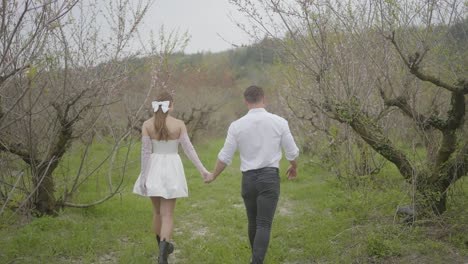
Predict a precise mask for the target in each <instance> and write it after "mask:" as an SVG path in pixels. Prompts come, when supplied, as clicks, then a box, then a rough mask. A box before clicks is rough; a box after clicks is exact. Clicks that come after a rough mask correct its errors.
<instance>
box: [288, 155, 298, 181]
mask: <svg viewBox="0 0 468 264" xmlns="http://www.w3.org/2000/svg"><path fill="white" fill-rule="evenodd" d="M289 163H290V164H291V165H289V168H288V170H287V172H286V175H287V176H288V180H293V179H294V178H296V176H297V161H296V160H290V161H289Z"/></svg>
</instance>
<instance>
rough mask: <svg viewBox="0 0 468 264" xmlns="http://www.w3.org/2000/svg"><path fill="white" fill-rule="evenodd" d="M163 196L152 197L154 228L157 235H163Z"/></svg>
mask: <svg viewBox="0 0 468 264" xmlns="http://www.w3.org/2000/svg"><path fill="white" fill-rule="evenodd" d="M161 199H162V198H161V197H151V202H152V203H153V229H154V233H156V235H157V236H161Z"/></svg>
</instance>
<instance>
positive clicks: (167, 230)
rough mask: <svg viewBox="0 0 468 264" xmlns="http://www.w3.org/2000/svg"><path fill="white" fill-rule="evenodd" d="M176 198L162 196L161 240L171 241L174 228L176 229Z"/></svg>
mask: <svg viewBox="0 0 468 264" xmlns="http://www.w3.org/2000/svg"><path fill="white" fill-rule="evenodd" d="M175 205H176V199H164V198H161V204H160V213H161V220H162V221H161V222H162V225H161V233H160V236H161V241H162V240H166V241H169V240H170V239H171V238H172V230H173V229H174V209H175Z"/></svg>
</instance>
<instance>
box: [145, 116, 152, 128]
mask: <svg viewBox="0 0 468 264" xmlns="http://www.w3.org/2000/svg"><path fill="white" fill-rule="evenodd" d="M152 124H153V118H150V119H146V120H145V121H144V122H143V126H144V127H147V126H150V125H152Z"/></svg>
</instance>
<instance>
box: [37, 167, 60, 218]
mask: <svg viewBox="0 0 468 264" xmlns="http://www.w3.org/2000/svg"><path fill="white" fill-rule="evenodd" d="M38 172H39V173H37V174H36V175H35V176H34V181H33V182H34V188H37V190H36V193H35V194H34V195H33V204H34V206H35V209H36V211H37V212H38V213H39V214H40V215H56V214H57V210H56V209H57V208H56V206H57V201H56V199H55V196H54V192H55V186H54V179H53V178H52V171H50V170H47V169H46V170H42V173H41V170H39V171H38Z"/></svg>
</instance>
